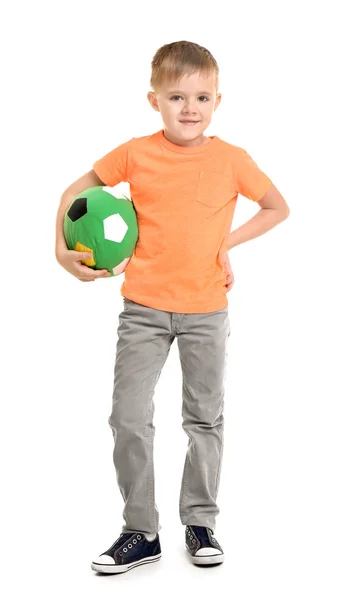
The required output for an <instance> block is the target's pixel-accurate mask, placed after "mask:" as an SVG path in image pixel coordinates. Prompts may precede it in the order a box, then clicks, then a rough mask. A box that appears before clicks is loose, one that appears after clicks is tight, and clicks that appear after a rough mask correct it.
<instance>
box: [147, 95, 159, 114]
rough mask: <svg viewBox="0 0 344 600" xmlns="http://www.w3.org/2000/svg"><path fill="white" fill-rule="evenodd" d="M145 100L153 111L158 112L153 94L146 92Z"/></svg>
mask: <svg viewBox="0 0 344 600" xmlns="http://www.w3.org/2000/svg"><path fill="white" fill-rule="evenodd" d="M147 98H148V102H149V104H150V105H151V106H152V107H153V108H154V110H156V111H158V112H160V109H159V106H158V102H157V99H156V95H155V93H154V92H148V94H147Z"/></svg>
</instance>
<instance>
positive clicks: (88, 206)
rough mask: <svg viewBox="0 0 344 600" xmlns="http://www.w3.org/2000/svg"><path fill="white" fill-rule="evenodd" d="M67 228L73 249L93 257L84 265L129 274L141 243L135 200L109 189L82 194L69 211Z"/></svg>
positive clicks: (86, 191) (112, 274)
mask: <svg viewBox="0 0 344 600" xmlns="http://www.w3.org/2000/svg"><path fill="white" fill-rule="evenodd" d="M63 229H64V236H65V239H66V244H67V247H68V248H69V250H77V251H78V252H89V253H91V254H92V258H89V259H86V260H82V263H83V264H85V265H87V266H88V267H91V268H92V269H107V270H108V271H110V273H111V276H114V275H119V274H120V273H123V271H125V268H126V266H127V264H128V262H129V261H130V258H131V256H132V254H133V252H134V249H135V246H136V242H137V240H138V226H137V219H136V212H135V209H134V206H133V203H132V201H131V199H130V198H129V197H127V196H125V195H124V194H123V195H120V194H119V193H118V189H115V188H111V187H108V186H96V187H92V188H89V189H87V190H84V191H83V192H81V193H80V194H78V195H77V196H76V197H75V198H74V199H73V201H72V203H71V204H70V206H69V208H68V209H67V211H66V214H65V217H64V224H63Z"/></svg>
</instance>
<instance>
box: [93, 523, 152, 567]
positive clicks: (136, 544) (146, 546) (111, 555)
mask: <svg viewBox="0 0 344 600" xmlns="http://www.w3.org/2000/svg"><path fill="white" fill-rule="evenodd" d="M160 558H161V547H160V540H159V534H158V533H157V534H156V537H155V538H154V539H153V540H152V541H149V540H147V538H146V537H145V534H144V533H142V531H136V532H134V533H130V532H127V533H121V535H120V536H119V538H118V539H117V540H116V541H115V542H114V543H113V545H112V546H111V547H110V548H109V549H108V550H106V551H105V552H103V554H101V555H100V556H98V558H96V559H95V560H94V561H92V563H91V568H92V569H93V570H94V571H99V572H100V573H124V571H129V569H133V568H134V567H140V566H141V565H146V564H147V563H153V562H156V561H157V560H159V559H160Z"/></svg>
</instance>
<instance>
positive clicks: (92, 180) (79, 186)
mask: <svg viewBox="0 0 344 600" xmlns="http://www.w3.org/2000/svg"><path fill="white" fill-rule="evenodd" d="M97 185H105V184H104V183H103V182H102V180H101V179H99V177H98V175H96V173H95V171H94V170H93V169H91V171H88V173H85V175H82V177H80V178H79V179H77V180H76V181H74V182H73V183H72V184H71V185H70V186H69V187H68V188H67V189H66V190H65V191H64V192H63V194H62V196H61V200H60V205H59V208H58V211H57V215H56V242H55V256H56V258H57V260H58V255H59V253H60V252H61V250H68V247H67V244H66V240H65V237H64V231H63V223H64V217H65V213H66V210H67V208H68V207H69V205H70V203H71V202H72V200H73V199H74V198H75V196H77V195H78V194H80V193H81V192H83V191H84V190H87V189H88V188H91V187H96V186H97Z"/></svg>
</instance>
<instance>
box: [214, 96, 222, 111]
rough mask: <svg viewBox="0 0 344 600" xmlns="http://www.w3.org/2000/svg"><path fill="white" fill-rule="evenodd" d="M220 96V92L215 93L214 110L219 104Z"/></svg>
mask: <svg viewBox="0 0 344 600" xmlns="http://www.w3.org/2000/svg"><path fill="white" fill-rule="evenodd" d="M221 98H222V96H221V94H217V96H216V100H215V104H214V110H216V109H217V107H218V105H219V104H220V102H221Z"/></svg>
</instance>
